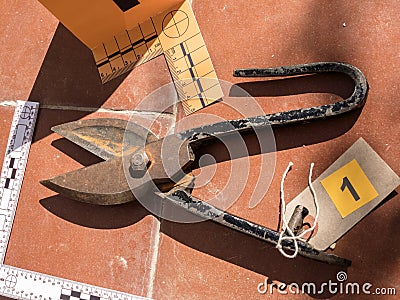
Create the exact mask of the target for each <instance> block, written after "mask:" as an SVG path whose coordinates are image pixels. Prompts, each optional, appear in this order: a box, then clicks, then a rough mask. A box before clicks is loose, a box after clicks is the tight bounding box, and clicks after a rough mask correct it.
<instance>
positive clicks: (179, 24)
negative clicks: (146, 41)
mask: <svg viewBox="0 0 400 300" xmlns="http://www.w3.org/2000/svg"><path fill="white" fill-rule="evenodd" d="M188 29H189V16H188V15H187V14H186V13H185V12H184V11H182V10H173V11H171V12H169V13H168V14H167V15H166V16H165V17H164V20H163V32H164V34H165V35H166V36H167V37H169V38H171V39H176V38H179V37H181V36H183V35H184V34H185V33H186V31H187V30H188Z"/></svg>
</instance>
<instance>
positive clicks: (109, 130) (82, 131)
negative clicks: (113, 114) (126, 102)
mask: <svg viewBox="0 0 400 300" xmlns="http://www.w3.org/2000/svg"><path fill="white" fill-rule="evenodd" d="M51 130H52V131H54V132H56V133H58V134H59V135H61V136H63V137H65V138H66V139H68V140H70V141H71V142H73V143H75V144H77V145H79V146H80V147H82V148H83V149H85V150H87V151H89V152H91V153H93V154H95V155H97V156H98V157H100V158H102V159H104V160H107V159H109V158H112V157H114V156H121V155H122V151H123V144H125V145H129V147H132V146H135V145H137V146H140V145H143V140H145V139H147V140H146V143H151V142H155V141H156V140H157V138H156V137H155V135H154V134H152V133H151V132H149V131H148V130H147V129H145V128H144V127H141V126H138V125H137V126H132V125H129V126H128V121H125V120H121V119H111V118H104V119H103V118H102V119H88V120H79V121H75V122H70V123H65V124H61V125H58V126H54V127H52V128H51Z"/></svg>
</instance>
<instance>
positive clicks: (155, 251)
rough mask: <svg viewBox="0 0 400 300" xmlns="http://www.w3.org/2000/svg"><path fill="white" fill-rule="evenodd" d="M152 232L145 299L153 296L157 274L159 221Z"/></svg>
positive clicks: (159, 236)
mask: <svg viewBox="0 0 400 300" xmlns="http://www.w3.org/2000/svg"><path fill="white" fill-rule="evenodd" d="M153 230H154V237H153V247H152V250H153V251H152V256H151V262H150V274H149V281H148V282H149V284H148V286H147V295H146V297H147V298H150V299H153V294H154V284H155V280H156V272H157V262H158V253H159V250H160V240H161V220H160V219H159V218H156V228H154V229H153Z"/></svg>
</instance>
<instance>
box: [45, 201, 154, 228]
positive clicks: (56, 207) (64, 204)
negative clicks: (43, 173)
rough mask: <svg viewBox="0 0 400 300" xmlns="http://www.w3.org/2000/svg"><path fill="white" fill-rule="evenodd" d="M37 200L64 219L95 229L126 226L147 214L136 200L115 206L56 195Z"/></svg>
mask: <svg viewBox="0 0 400 300" xmlns="http://www.w3.org/2000/svg"><path fill="white" fill-rule="evenodd" d="M39 202H40V204H41V205H42V206H43V207H44V208H45V209H46V210H48V211H49V212H51V213H52V214H54V215H56V216H58V217H59V218H61V219H63V220H65V221H68V222H71V223H74V224H76V225H80V226H84V227H89V228H96V229H117V228H123V227H127V226H130V225H133V224H135V223H137V222H139V221H140V220H142V219H143V218H144V217H146V216H147V215H149V213H148V212H147V210H146V209H145V208H144V207H143V206H142V205H140V203H139V202H138V201H133V202H129V203H126V204H121V205H115V206H99V205H91V204H87V203H82V202H78V201H75V200H71V199H68V198H66V197H63V196H60V195H56V196H53V197H48V198H45V199H42V200H40V201H39Z"/></svg>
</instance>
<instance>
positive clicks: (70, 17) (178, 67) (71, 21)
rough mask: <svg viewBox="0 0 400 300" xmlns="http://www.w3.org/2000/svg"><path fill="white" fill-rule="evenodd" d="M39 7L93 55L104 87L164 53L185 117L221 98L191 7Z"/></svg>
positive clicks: (121, 0) (144, 3)
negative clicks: (52, 15)
mask: <svg viewBox="0 0 400 300" xmlns="http://www.w3.org/2000/svg"><path fill="white" fill-rule="evenodd" d="M39 1H40V2H41V3H42V4H43V5H44V6H45V7H47V8H48V9H49V10H50V11H51V12H52V13H53V14H54V15H55V16H56V17H57V18H58V19H59V20H60V21H61V23H63V24H64V26H65V27H67V28H68V29H69V30H70V31H71V32H72V33H73V34H74V35H75V36H76V37H77V38H79V39H80V40H81V41H82V42H83V43H84V44H85V45H86V46H87V47H89V48H90V49H91V50H92V52H93V57H94V60H95V63H96V65H97V69H98V71H99V74H100V77H101V80H102V82H103V83H106V82H107V81H109V80H111V79H113V78H115V77H117V76H119V75H121V74H123V73H125V72H128V71H130V70H132V69H133V68H135V67H136V66H138V65H141V64H143V63H145V62H147V61H149V60H151V59H153V58H155V57H156V56H158V55H161V54H163V53H164V54H165V56H166V60H167V64H168V67H169V69H170V72H171V75H172V77H173V80H174V83H175V86H176V88H177V92H178V96H179V99H180V100H181V101H182V103H183V106H184V109H185V112H186V114H190V113H193V112H195V111H197V110H199V109H201V108H203V107H205V106H207V105H209V104H211V103H213V102H215V101H217V100H219V99H220V98H222V96H223V93H222V89H221V87H220V84H219V82H218V78H217V75H216V73H215V70H214V66H213V64H212V62H211V58H210V56H209V53H208V50H207V48H206V46H205V44H204V40H203V37H202V36H201V33H200V29H199V26H198V24H197V21H196V18H195V16H194V13H193V11H192V8H191V6H190V4H189V2H188V1H182V0H163V1H159V0H85V1H80V0H69V1H57V0H39Z"/></svg>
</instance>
